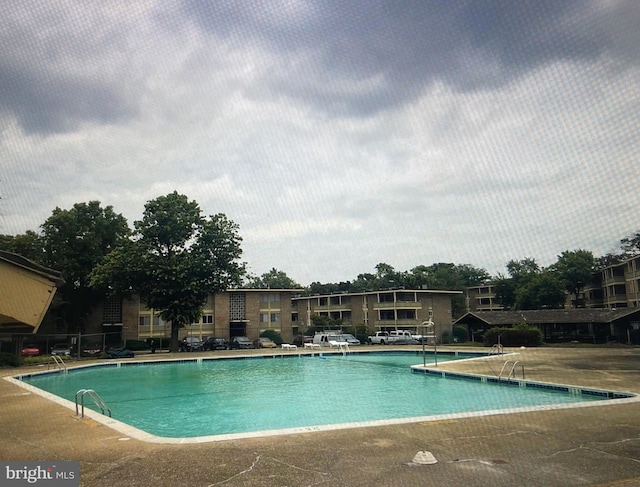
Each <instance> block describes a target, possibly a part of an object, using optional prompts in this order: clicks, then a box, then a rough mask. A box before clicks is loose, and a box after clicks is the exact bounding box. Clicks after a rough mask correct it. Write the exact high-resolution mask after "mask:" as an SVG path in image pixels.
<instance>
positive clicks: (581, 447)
mask: <svg viewBox="0 0 640 487" xmlns="http://www.w3.org/2000/svg"><path fill="white" fill-rule="evenodd" d="M638 440H640V438H625V439H623V440H617V441H608V442H604V441H599V442H594V443H592V445H594V446H595V445H618V444H620V443H628V442H630V441H638ZM578 450H589V451H593V452H596V453H598V454H601V455H609V456H612V457H615V458H621V459H625V460H630V461H632V462H635V463H640V459H638V458H633V457H626V456H623V455H618V454H616V453H611V452H608V451H604V450H601V449H599V448H594V447H593V446H588V445H580V446H578V447H576V448H570V449H568V450H558V451H556V452H553V453H551V454H550V455H544V456H539V457H538V458H552V457H555V456H558V455H562V454H565V453H573V452H575V451H578Z"/></svg>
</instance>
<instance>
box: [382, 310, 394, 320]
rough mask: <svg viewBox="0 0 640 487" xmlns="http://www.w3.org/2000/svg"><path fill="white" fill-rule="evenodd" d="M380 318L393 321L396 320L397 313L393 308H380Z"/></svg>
mask: <svg viewBox="0 0 640 487" xmlns="http://www.w3.org/2000/svg"><path fill="white" fill-rule="evenodd" d="M380 320H383V321H391V320H395V314H394V312H393V310H392V309H383V310H380Z"/></svg>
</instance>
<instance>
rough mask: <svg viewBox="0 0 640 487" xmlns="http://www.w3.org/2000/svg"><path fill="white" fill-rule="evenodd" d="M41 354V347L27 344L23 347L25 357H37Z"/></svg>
mask: <svg viewBox="0 0 640 487" xmlns="http://www.w3.org/2000/svg"><path fill="white" fill-rule="evenodd" d="M38 355H40V349H39V348H38V347H37V346H35V345H25V346H24V347H22V356H23V357H37V356H38Z"/></svg>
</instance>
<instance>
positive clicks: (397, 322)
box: [373, 319, 422, 327]
mask: <svg viewBox="0 0 640 487" xmlns="http://www.w3.org/2000/svg"><path fill="white" fill-rule="evenodd" d="M373 324H374V326H413V327H416V326H419V325H420V324H422V320H413V319H397V320H374V321H373Z"/></svg>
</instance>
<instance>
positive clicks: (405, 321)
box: [292, 289, 462, 336]
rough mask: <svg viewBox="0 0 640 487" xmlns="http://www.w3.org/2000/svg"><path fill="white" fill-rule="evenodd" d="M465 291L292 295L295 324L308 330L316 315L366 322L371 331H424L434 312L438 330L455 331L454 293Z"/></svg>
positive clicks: (293, 320)
mask: <svg viewBox="0 0 640 487" xmlns="http://www.w3.org/2000/svg"><path fill="white" fill-rule="evenodd" d="M456 294H462V291H439V290H426V289H420V290H417V289H391V290H384V291H370V292H361V293H339V294H328V295H315V296H297V297H294V298H293V299H292V307H293V315H292V322H293V326H294V327H297V329H298V330H300V331H301V332H304V331H305V330H306V329H308V328H309V327H310V326H311V325H312V321H311V318H312V316H313V315H319V316H327V317H329V318H331V319H336V320H337V319H339V320H342V322H343V323H344V324H345V325H364V326H365V327H366V328H367V329H368V330H369V331H370V332H375V331H379V330H395V329H404V330H412V331H414V332H417V333H421V332H422V323H423V322H424V321H427V320H428V319H429V317H430V312H431V316H432V319H433V322H434V323H435V326H436V334H437V335H438V336H442V334H443V333H451V323H452V315H451V297H452V296H454V295H456Z"/></svg>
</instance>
